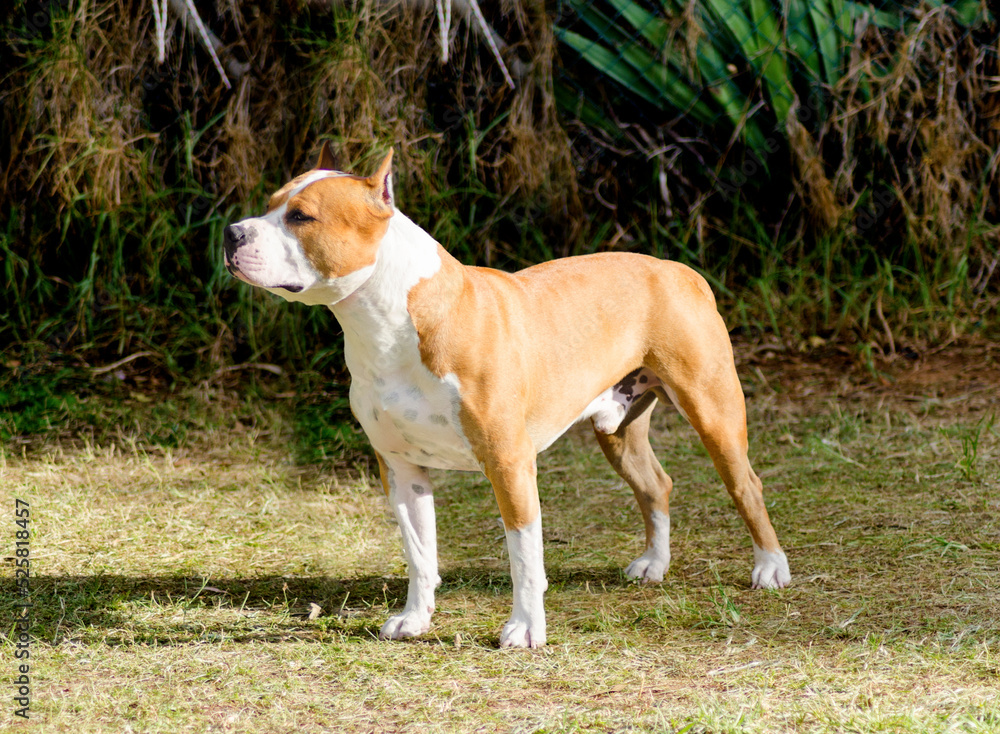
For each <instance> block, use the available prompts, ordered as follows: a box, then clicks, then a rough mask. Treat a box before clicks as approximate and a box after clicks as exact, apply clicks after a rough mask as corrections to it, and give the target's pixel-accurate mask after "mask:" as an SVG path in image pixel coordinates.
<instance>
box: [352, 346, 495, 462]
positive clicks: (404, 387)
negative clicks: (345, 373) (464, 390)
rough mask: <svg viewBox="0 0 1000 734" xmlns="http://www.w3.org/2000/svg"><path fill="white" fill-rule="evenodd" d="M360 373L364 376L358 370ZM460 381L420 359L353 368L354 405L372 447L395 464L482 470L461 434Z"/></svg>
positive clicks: (355, 412) (353, 407)
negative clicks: (441, 375) (388, 365)
mask: <svg viewBox="0 0 1000 734" xmlns="http://www.w3.org/2000/svg"><path fill="white" fill-rule="evenodd" d="M359 373H360V374H359ZM460 401H461V398H460V395H459V387H458V381H457V380H456V379H454V378H452V379H449V376H445V378H444V379H441V378H438V377H437V376H436V375H434V374H432V373H431V372H430V371H429V370H427V369H426V368H425V367H424V366H423V364H422V363H420V362H419V360H417V361H416V362H415V363H413V362H410V363H409V364H407V365H405V366H401V367H398V368H396V369H392V370H385V369H383V370H380V371H377V372H376V371H374V370H371V371H369V370H365V369H364V368H361V369H360V370H359V371H358V373H355V371H354V370H352V382H351V408H352V409H353V411H354V414H355V415H356V416H357V418H358V421H359V422H360V423H361V427H362V428H364V431H365V433H366V434H367V436H368V439H369V441H371V444H372V446H373V447H374V448H375V450H376V451H378V452H379V453H380V454H382V456H383V458H384V459H385V460H386V461H388V462H389V463H390V464H391V463H392V460H393V458H398V459H403V460H405V461H408V462H409V463H411V464H416V465H418V466H424V467H433V468H435V469H464V470H469V471H476V470H479V468H480V466H479V463H478V462H477V461H476V459H475V457H474V456H473V454H472V450H471V449H470V447H469V442H468V441H467V440H466V438H465V435H464V434H463V432H462V425H461V421H460V419H459V406H460Z"/></svg>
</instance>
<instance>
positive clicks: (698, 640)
mask: <svg viewBox="0 0 1000 734" xmlns="http://www.w3.org/2000/svg"><path fill="white" fill-rule="evenodd" d="M740 353H741V354H743V355H744V356H743V358H742V361H743V366H742V368H741V371H742V373H743V375H744V377H745V383H746V386H747V392H748V394H749V395H750V398H749V407H750V421H751V446H752V448H751V453H752V458H753V461H754V464H755V467H756V468H757V470H758V472H759V473H760V474H761V476H762V478H763V479H764V483H765V488H766V491H767V493H766V500H767V503H768V509H769V512H770V513H771V517H772V519H773V521H774V524H775V527H776V529H777V531H778V534H779V537H780V538H781V540H782V542H783V545H784V547H785V549H786V551H787V553H788V555H789V560H790V563H791V567H792V573H793V584H792V586H790V587H789V588H788V589H785V590H782V591H779V592H754V591H751V590H750V589H749V584H748V581H749V574H750V568H751V564H752V561H751V551H750V544H749V540H748V538H747V534H746V532H745V530H744V529H743V528H742V524H741V522H740V521H739V519H738V517H737V516H736V513H735V511H734V510H733V507H732V504H731V502H730V501H729V499H728V498H727V497H726V496H725V493H724V491H723V490H722V488H721V483H720V482H719V480H718V478H717V477H716V476H715V474H714V472H713V471H712V468H711V466H710V462H709V460H708V458H707V456H706V455H705V452H704V450H703V449H702V448H701V446H700V444H699V443H698V441H697V439H696V437H695V435H694V433H693V432H692V431H691V430H690V428H689V427H687V426H686V424H685V423H684V422H683V420H682V419H681V418H680V417H679V416H677V415H676V414H675V413H672V412H667V411H661V412H659V413H658V418H657V420H656V421H655V426H654V429H655V430H654V435H653V441H654V446H655V447H656V449H657V453H658V455H659V456H660V458H661V460H662V461H663V462H664V464H665V466H666V467H667V469H668V471H669V472H670V473H671V475H672V476H673V478H674V481H675V492H674V496H673V504H672V521H673V533H672V536H673V537H672V540H673V548H672V549H673V565H672V567H671V569H670V572H669V574H668V576H667V578H666V580H665V581H664V582H663V583H662V584H658V585H652V586H640V585H636V584H634V583H630V582H629V581H628V580H626V579H625V578H624V576H623V574H622V571H621V569H622V568H623V567H624V566H625V565H626V564H627V563H628V562H629V561H630V560H631V559H632V558H633V557H634V556H635V555H637V554H638V553H639V552H640V550H641V543H642V540H641V522H640V521H639V516H638V512H637V510H636V509H635V507H634V502H633V500H632V499H631V497H630V493H629V492H628V490H627V489H626V488H624V487H623V486H622V484H621V482H620V481H619V480H618V479H617V478H616V477H615V476H614V475H613V473H612V472H611V470H610V469H609V468H608V467H607V465H606V464H605V462H604V460H603V459H602V458H601V456H600V452H599V450H597V448H596V445H595V442H594V441H593V439H592V437H591V436H590V435H589V431H587V430H582V429H574V430H573V431H571V433H570V434H569V435H568V436H567V437H565V438H564V439H562V440H561V441H560V442H558V443H557V445H556V446H555V447H554V448H553V450H552V451H550V452H547V453H546V454H544V455H543V456H542V459H541V460H540V463H539V477H540V482H541V485H542V509H543V522H544V527H545V542H546V567H547V573H548V577H549V580H550V590H549V592H548V594H547V596H546V607H547V611H548V623H549V645H548V647H547V648H545V649H544V650H542V651H540V652H526V651H501V650H498V649H497V643H498V636H499V631H500V628H501V627H502V625H503V622H504V621H505V620H506V618H507V616H508V614H509V612H510V603H511V598H510V582H509V577H508V570H507V558H506V557H505V554H504V551H503V544H502V538H501V535H502V534H501V532H500V530H499V528H498V527H497V524H496V518H497V515H498V513H497V510H496V507H495V504H494V501H493V498H492V493H491V491H490V489H489V486H488V484H487V483H486V482H485V480H484V479H482V478H480V477H477V476H474V475H469V474H458V473H444V472H437V473H435V474H434V479H435V482H436V494H437V504H438V523H439V542H440V558H441V572H442V577H443V584H442V587H441V589H440V591H439V594H438V605H437V612H436V614H435V617H434V623H433V626H432V629H431V632H430V633H429V634H428V635H427V636H426V637H425V638H423V639H421V640H418V641H412V642H404V643H386V642H380V641H378V640H377V639H376V635H377V631H378V628H379V626H380V625H381V623H382V622H383V621H384V619H385V617H386V616H387V615H388V614H389V613H390V611H391V610H393V609H396V608H398V607H399V606H400V605H401V604H402V602H403V600H404V598H405V594H406V588H405V586H406V568H405V562H404V560H403V557H402V552H401V547H400V541H399V538H398V530H397V529H396V528H395V526H394V523H393V522H392V520H391V518H390V515H389V513H388V511H387V509H386V507H385V504H384V500H383V499H382V496H381V489H380V488H379V486H378V482H377V480H376V479H375V477H374V476H373V475H372V471H373V465H372V462H371V461H370V459H369V458H367V454H366V453H365V452H364V451H363V450H357V451H355V450H353V449H344V448H341V449H340V451H339V453H337V455H336V456H333V455H328V456H327V457H326V459H325V460H322V461H319V462H317V463H312V462H316V457H315V456H314V457H313V458H311V459H309V460H308V462H307V461H305V460H304V459H301V458H300V459H296V458H295V455H294V453H295V452H294V450H293V451H292V452H290V451H289V447H294V446H295V445H296V443H297V441H299V440H300V439H298V438H296V437H297V436H300V437H301V436H308V435H314V436H321V435H322V434H321V433H320V427H321V424H322V421H323V420H324V419H326V414H324V413H323V411H322V410H321V408H320V407H319V406H320V404H321V403H322V400H321V398H320V396H314V397H313V398H311V403H310V402H296V401H295V400H294V399H292V398H289V397H281V395H282V394H283V393H278V394H277V395H275V394H271V395H270V396H268V395H265V394H264V390H265V388H266V384H265V385H262V386H260V387H258V388H255V390H256V393H255V394H244V395H240V396H237V395H235V394H233V393H230V392H227V391H225V390H221V389H218V388H216V389H210V390H206V389H200V390H198V391H197V393H195V392H185V391H183V390H178V391H177V392H176V393H175V394H174V395H173V396H170V395H166V396H160V397H159V398H158V400H157V401H152V402H148V401H143V400H139V399H137V398H135V397H133V398H130V400H131V401H132V402H131V403H130V404H123V405H115V404H113V403H111V402H109V401H107V400H103V401H102V400H97V398H88V400H87V401H86V403H87V404H88V405H90V409H91V411H92V415H94V416H96V420H97V423H98V424H99V427H98V428H95V429H94V430H92V431H91V432H90V433H89V434H88V433H87V432H86V431H83V430H81V429H79V428H77V429H76V430H75V431H62V432H59V431H53V432H50V433H48V434H46V435H43V436H42V437H39V438H36V439H34V440H33V441H30V442H27V443H23V442H22V443H20V444H10V443H5V444H4V448H3V451H2V453H0V484H2V485H3V486H4V488H5V497H7V498H8V500H7V501H6V502H5V505H7V509H6V510H5V513H6V515H5V517H6V518H7V519H4V520H2V522H6V523H8V524H9V525H10V527H11V528H12V527H13V524H12V523H13V519H14V518H13V510H12V505H13V502H12V498H14V497H19V498H21V499H24V500H27V501H29V502H30V504H31V509H32V518H33V521H32V522H33V531H34V532H33V535H32V538H31V544H32V545H31V550H32V559H33V564H34V565H33V567H32V571H33V574H34V576H33V592H34V593H33V602H34V604H35V607H34V627H33V630H32V631H33V634H34V635H35V636H36V643H35V645H34V647H33V650H32V676H33V677H34V680H35V687H34V691H33V696H34V698H33V701H32V710H31V713H32V715H33V717H35V718H36V719H37V720H38V722H36V723H38V725H39V726H40V727H43V728H44V730H45V731H74V732H91V731H94V732H97V731H109V730H116V731H124V730H127V729H128V728H131V729H132V730H136V731H144V732H159V731H162V732H179V731H193V732H194V731H199V732H200V731H207V730H209V728H211V729H212V730H213V731H241V732H244V731H288V732H291V731H338V732H355V731H356V732H363V731H373V730H378V731H417V730H420V731H432V732H433V731H440V732H453V731H545V732H573V731H602V732H603V731H657V732H660V731H689V732H695V731H700V732H729V731H732V732H744V731H745V732H785V731H787V732H811V731H865V732H869V731H892V732H901V731H902V732H938V731H941V732H944V731H962V732H989V731H1000V700H998V693H997V691H998V683H1000V680H998V679H1000V665H998V662H997V650H998V646H1000V623H998V621H997V618H996V609H997V604H998V601H1000V523H998V520H997V518H998V517H1000V513H998V511H1000V472H998V470H997V467H998V466H1000V432H998V430H997V428H996V427H995V424H994V423H993V422H992V419H991V416H993V415H995V414H996V412H997V408H998V405H997V398H996V395H997V394H998V393H997V386H998V385H1000V370H998V368H997V358H996V354H995V350H992V351H991V350H990V349H989V348H986V347H981V348H978V349H974V350H972V351H964V352H956V353H955V354H954V356H949V355H948V354H947V353H942V354H939V355H938V356H937V357H932V356H928V357H927V359H926V360H924V361H921V362H920V363H919V364H918V365H917V366H916V367H911V366H904V365H901V364H899V363H895V364H893V365H889V366H883V367H884V370H885V371H886V372H890V373H892V375H893V380H894V382H893V383H892V384H891V385H888V386H887V385H886V384H884V383H883V382H880V381H878V380H875V379H874V378H872V377H870V376H869V373H868V372H866V371H864V370H863V369H857V368H854V369H851V368H848V369H842V368H841V367H840V363H839V362H837V361H836V358H834V357H832V356H831V357H830V358H828V359H827V360H825V362H820V361H809V360H791V361H788V362H785V363H784V364H783V365H782V366H781V368H777V367H775V365H774V362H772V361H769V360H768V359H767V355H766V354H764V356H761V357H753V356H751V355H750V354H749V351H748V350H746V349H743V348H741V350H740ZM973 363H974V364H976V365H977V371H976V374H975V375H971V374H970V373H969V372H968V371H967V370H964V366H965V365H968V364H973ZM139 394H141V393H136V395H139ZM156 404H159V408H158V410H154V405H156ZM310 404H312V406H313V407H311V408H310V407H309V406H310ZM303 408H306V409H307V410H306V411H305V412H306V413H307V414H308V417H307V418H305V419H303V418H302V417H301V413H302V409H303ZM331 410H332V411H333V412H332V413H330V414H329V416H330V417H331V418H335V417H336V416H337V415H338V413H337V412H336V410H337V408H336V407H334V408H333V409H331ZM310 411H311V412H310ZM115 421H117V422H118V423H119V424H120V429H119V430H117V431H114V430H111V425H112V424H113V422H115ZM171 421H172V422H173V424H176V425H178V426H183V429H182V430H178V431H175V432H174V433H173V434H172V435H167V434H166V433H165V428H164V426H166V425H169V424H171ZM102 426H103V427H102ZM164 436H166V437H164ZM973 439H974V441H973ZM973 443H974V450H973ZM332 453H333V450H332V449H331V451H330V454H332ZM8 547H9V546H8ZM5 555H6V554H5ZM9 564H10V561H9V560H8V561H5V562H4V572H3V573H4V576H5V577H9V576H11V575H12V570H11V565H9ZM5 583H8V582H7V581H5ZM11 601H12V600H11V598H10V597H9V596H5V597H3V599H2V600H0V618H2V619H4V620H8V621H6V622H4V627H5V629H8V628H9V625H10V623H11V622H10V620H12V619H13V610H12V608H11ZM311 604H316V605H318V606H319V607H321V609H322V612H321V613H320V614H319V616H318V617H316V618H314V619H309V612H310V609H311ZM0 656H2V659H3V660H4V663H3V664H4V665H7V666H8V668H10V666H12V665H13V655H12V648H11V647H10V644H9V643H7V642H5V643H4V646H3V650H2V652H0ZM8 708H9V705H8ZM10 713H11V712H10V711H9V710H4V711H3V712H2V716H3V717H4V718H3V721H4V725H6V722H7V720H8V717H10Z"/></svg>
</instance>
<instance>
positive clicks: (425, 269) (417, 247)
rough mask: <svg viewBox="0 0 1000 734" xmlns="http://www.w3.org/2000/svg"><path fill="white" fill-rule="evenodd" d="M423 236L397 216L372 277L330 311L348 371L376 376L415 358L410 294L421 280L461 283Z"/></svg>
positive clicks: (439, 250)
mask: <svg viewBox="0 0 1000 734" xmlns="http://www.w3.org/2000/svg"><path fill="white" fill-rule="evenodd" d="M456 266H458V263H457V261H455V260H454V258H452V257H451V256H450V255H449V254H448V253H447V252H445V251H444V250H443V249H442V248H441V247H440V246H439V245H438V243H437V242H436V241H435V240H434V238H433V237H431V236H430V235H429V234H427V232H425V231H424V230H423V229H421V228H420V227H418V226H417V225H416V224H414V223H413V222H412V221H411V220H410V219H409V218H408V217H407V216H406V215H405V214H403V213H401V212H399V211H398V210H397V211H396V213H395V214H394V215H393V216H392V218H391V219H390V220H389V228H388V229H387V230H386V233H385V236H384V237H383V239H382V242H381V244H380V246H379V251H378V255H377V258H376V262H375V269H374V271H373V272H372V274H371V276H370V277H369V278H368V279H367V280H366V281H365V282H364V283H363V284H362V285H361V286H360V287H359V288H358V289H357V290H356V291H355V292H354V293H352V294H351V295H350V296H348V297H347V298H345V299H344V300H342V301H340V302H339V303H336V304H334V305H332V306H330V310H331V311H333V313H334V315H335V316H336V317H337V321H339V322H340V325H341V327H343V329H344V342H345V353H346V355H347V366H348V368H349V369H350V370H351V373H352V375H353V376H354V377H355V379H357V378H358V377H359V375H357V374H355V368H356V367H360V366H362V365H364V366H365V367H367V368H368V369H370V370H373V371H375V372H377V371H379V370H380V369H388V368H398V367H399V366H400V365H401V364H406V363H407V362H409V361H411V360H412V359H413V358H414V357H416V358H419V350H418V339H417V333H416V329H415V328H414V325H413V321H412V319H411V317H410V313H409V309H408V297H409V293H410V289H411V288H413V286H415V285H416V284H417V283H419V282H420V281H421V280H424V279H425V278H432V277H434V278H440V277H444V278H445V279H446V280H447V279H450V278H455V277H460V271H461V267H460V266H458V267H456ZM449 290H451V289H449Z"/></svg>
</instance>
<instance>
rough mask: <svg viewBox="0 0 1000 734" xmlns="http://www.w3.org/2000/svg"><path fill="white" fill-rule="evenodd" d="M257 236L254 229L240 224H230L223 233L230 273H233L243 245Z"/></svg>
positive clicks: (227, 265)
mask: <svg viewBox="0 0 1000 734" xmlns="http://www.w3.org/2000/svg"><path fill="white" fill-rule="evenodd" d="M255 234H256V232H255V231H254V229H253V228H252V227H251V228H249V229H248V228H246V227H244V226H243V225H240V224H230V225H229V226H228V227H226V229H225V230H224V231H223V234H222V240H223V248H224V250H225V253H226V267H227V268H228V269H229V272H233V266H234V264H235V261H236V251H237V250H238V249H240V248H241V247H242V246H243V245H245V244H247V243H248V242H251V241H252V240H253V237H254V235H255Z"/></svg>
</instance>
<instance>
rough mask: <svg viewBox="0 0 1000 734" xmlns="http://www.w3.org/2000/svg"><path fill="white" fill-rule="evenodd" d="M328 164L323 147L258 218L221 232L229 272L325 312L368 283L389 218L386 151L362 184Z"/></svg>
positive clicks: (389, 170)
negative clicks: (312, 165) (323, 307)
mask: <svg viewBox="0 0 1000 734" xmlns="http://www.w3.org/2000/svg"><path fill="white" fill-rule="evenodd" d="M334 165H335V164H334V159H333V155H332V153H331V152H330V148H329V146H328V145H327V144H325V143H324V145H323V150H322V152H321V153H320V156H319V162H318V163H317V164H316V168H314V169H313V170H311V171H309V172H308V173H304V174H302V175H301V176H297V177H295V178H293V179H292V180H291V181H289V182H288V183H286V184H285V185H284V186H282V187H281V188H280V189H278V190H277V191H276V192H275V193H274V194H273V195H272V196H271V200H270V202H269V203H268V207H267V213H266V214H264V216H262V217H250V218H248V219H244V220H242V221H239V222H236V223H235V224H231V225H229V226H228V227H226V229H225V264H226V268H227V269H228V270H229V272H230V273H232V274H233V275H234V276H236V277H237V278H239V279H240V280H243V281H245V282H247V283H249V284H250V285H255V286H259V287H261V288H264V289H266V290H269V291H271V292H272V293H277V294H278V295H279V296H282V297H283V298H285V299H287V300H289V301H302V302H304V303H310V304H323V305H330V306H332V305H333V304H335V303H337V302H338V301H341V300H343V299H344V298H346V297H347V296H349V295H351V293H353V292H354V291H355V290H357V289H358V288H359V287H360V286H361V284H362V283H364V282H365V281H366V280H367V279H368V277H369V276H370V275H371V274H372V272H373V270H374V268H375V259H376V256H377V254H378V249H379V243H380V242H381V241H382V238H383V237H384V236H385V233H386V230H387V228H388V226H389V219H390V218H391V217H392V215H393V213H394V212H395V207H394V205H393V195H392V150H390V151H389V153H388V155H386V157H385V160H383V161H382V163H381V165H379V167H378V170H377V171H375V173H373V174H372V175H371V176H368V177H367V178H364V177H362V176H353V175H351V174H347V173H341V172H340V171H336V170H333V169H334Z"/></svg>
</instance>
